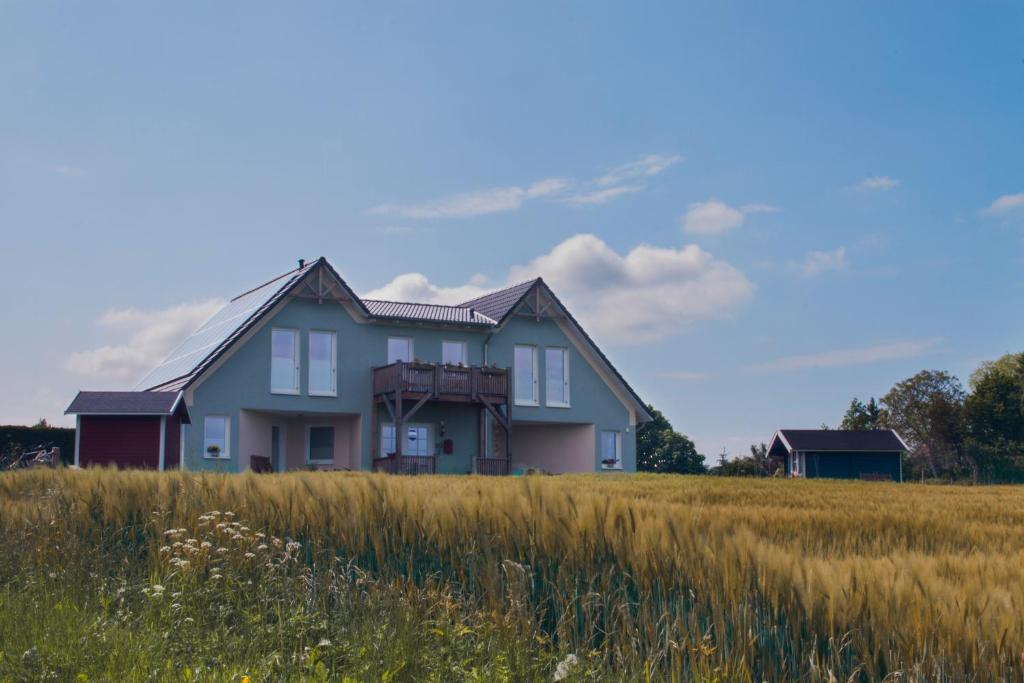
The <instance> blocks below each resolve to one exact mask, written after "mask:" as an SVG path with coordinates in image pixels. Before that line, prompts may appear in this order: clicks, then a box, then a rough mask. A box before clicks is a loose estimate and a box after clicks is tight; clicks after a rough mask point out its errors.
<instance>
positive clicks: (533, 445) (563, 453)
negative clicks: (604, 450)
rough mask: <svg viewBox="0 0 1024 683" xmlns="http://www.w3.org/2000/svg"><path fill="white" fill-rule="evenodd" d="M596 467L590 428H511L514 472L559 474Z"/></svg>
mask: <svg viewBox="0 0 1024 683" xmlns="http://www.w3.org/2000/svg"><path fill="white" fill-rule="evenodd" d="M497 443H500V442H497ZM596 465H597V450H596V443H595V440H594V425H593V424H561V423H559V424H549V423H539V422H528V423H523V422H516V423H515V424H514V426H513V427H512V468H513V470H516V469H529V468H534V469H541V470H544V471H545V472H551V473H554V474H561V473H564V472H593V471H594V470H595V469H596Z"/></svg>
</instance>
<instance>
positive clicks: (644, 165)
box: [594, 154, 683, 187]
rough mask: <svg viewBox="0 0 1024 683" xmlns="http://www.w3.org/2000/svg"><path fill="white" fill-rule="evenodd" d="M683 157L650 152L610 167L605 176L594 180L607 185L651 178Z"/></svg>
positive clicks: (601, 184) (603, 185) (596, 183)
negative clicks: (634, 159)
mask: <svg viewBox="0 0 1024 683" xmlns="http://www.w3.org/2000/svg"><path fill="white" fill-rule="evenodd" d="M682 160H683V157H681V156H678V155H668V154H648V155H646V156H643V157H640V158H639V159H637V160H636V161H630V162H629V163H626V164H621V165H619V166H616V167H614V168H612V169H610V170H609V171H608V172H607V173H605V174H604V175H603V176H601V177H600V178H598V179H597V180H595V181H594V184H595V185H599V186H601V187H607V186H608V185H618V184H620V183H622V182H624V181H627V180H635V179H637V178H649V177H651V176H656V175H658V174H659V173H661V172H662V171H664V170H665V169H667V168H668V167H669V166H672V165H674V164H677V163H679V162H680V161H682Z"/></svg>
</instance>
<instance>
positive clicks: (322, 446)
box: [306, 426, 334, 462]
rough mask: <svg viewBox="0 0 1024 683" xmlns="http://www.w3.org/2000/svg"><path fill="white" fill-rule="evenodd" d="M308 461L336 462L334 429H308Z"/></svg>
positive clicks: (311, 427)
mask: <svg viewBox="0 0 1024 683" xmlns="http://www.w3.org/2000/svg"><path fill="white" fill-rule="evenodd" d="M306 461H307V462H334V427H313V426H310V427H306Z"/></svg>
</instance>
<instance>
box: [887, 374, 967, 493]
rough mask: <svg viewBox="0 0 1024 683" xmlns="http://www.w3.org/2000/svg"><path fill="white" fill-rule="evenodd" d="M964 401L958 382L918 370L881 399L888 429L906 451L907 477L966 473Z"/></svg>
mask: <svg viewBox="0 0 1024 683" xmlns="http://www.w3.org/2000/svg"><path fill="white" fill-rule="evenodd" d="M964 399H965V394H964V389H963V386H962V385H961V384H960V380H958V379H957V378H956V377H954V376H953V375H950V374H949V373H948V372H944V371H941V370H922V371H921V372H919V373H917V374H916V375H914V376H913V377H910V378H908V379H905V380H903V381H902V382H899V383H897V384H896V385H895V386H894V387H893V388H892V389H890V390H889V392H888V393H886V394H885V396H883V397H882V405H884V406H885V408H886V410H887V411H888V419H887V422H888V425H889V426H890V427H892V428H893V429H895V430H896V431H897V433H899V434H900V436H902V437H903V440H904V441H906V442H907V445H908V446H909V447H910V454H909V456H908V462H909V464H910V465H911V467H912V469H911V471H910V472H909V474H910V476H914V475H915V474H916V473H919V472H921V471H923V470H924V471H927V472H928V473H929V474H930V475H931V476H932V477H938V476H939V475H940V473H942V474H949V475H953V476H960V475H963V474H965V473H966V472H967V469H968V468H967V465H968V463H967V462H966V461H965V459H964V457H963V449H962V446H963V436H964V435H963V410H964Z"/></svg>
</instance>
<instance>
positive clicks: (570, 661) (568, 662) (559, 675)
mask: <svg viewBox="0 0 1024 683" xmlns="http://www.w3.org/2000/svg"><path fill="white" fill-rule="evenodd" d="M579 662H580V660H579V659H578V658H577V657H576V655H566V656H565V659H563V660H562V661H560V662H559V663H558V666H557V667H556V668H555V680H556V681H562V680H565V679H566V678H568V677H569V672H570V671H571V670H572V669H573V667H575V666H576V665H577V664H579Z"/></svg>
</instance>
